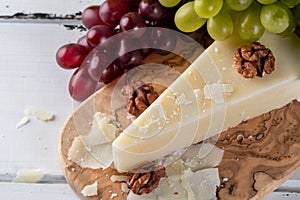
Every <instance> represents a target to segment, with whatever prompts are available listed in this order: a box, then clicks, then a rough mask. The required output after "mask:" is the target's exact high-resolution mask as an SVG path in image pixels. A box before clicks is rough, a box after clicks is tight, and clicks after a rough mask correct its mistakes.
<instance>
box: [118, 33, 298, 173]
mask: <svg viewBox="0 0 300 200" xmlns="http://www.w3.org/2000/svg"><path fill="white" fill-rule="evenodd" d="M259 42H260V43H262V44H263V45H265V46H266V47H268V48H269V49H271V50H272V52H273V54H274V56H275V58H276V66H275V71H274V72H273V73H272V74H270V75H265V76H264V77H262V78H259V77H257V78H254V79H245V78H244V77H243V76H242V75H240V74H239V73H238V72H237V71H236V69H235V68H234V67H233V54H234V51H235V50H236V49H237V48H239V47H241V46H244V45H245V43H244V42H242V41H238V40H237V39H236V38H235V37H232V38H230V39H228V40H226V41H223V42H219V41H218V42H214V43H213V44H212V45H211V46H210V47H209V48H208V49H207V50H206V51H205V52H204V53H202V54H201V55H200V56H199V57H198V58H197V59H196V60H195V61H194V63H192V64H191V66H190V67H189V68H188V69H187V70H186V71H185V72H184V73H183V74H182V75H181V76H180V77H179V78H178V79H176V80H175V81H174V82H173V83H172V84H171V85H170V86H169V87H168V88H167V89H166V90H165V92H164V93H163V94H161V95H160V97H159V98H158V99H157V100H156V101H155V102H154V103H153V104H152V105H151V106H150V107H149V108H148V109H147V110H146V111H145V112H144V113H142V114H141V115H140V116H139V117H138V118H137V119H136V120H135V121H134V122H133V123H132V124H131V125H130V126H128V127H127V128H126V129H125V130H124V131H123V132H122V133H121V134H120V136H119V137H118V138H116V140H115V141H114V142H113V161H114V167H115V168H116V169H117V170H119V171H131V170H133V169H137V168H139V167H141V166H143V165H145V164H147V163H150V162H152V161H155V160H159V159H161V158H163V157H165V156H167V155H169V154H172V153H174V152H176V151H177V150H180V149H182V148H185V147H188V146H190V145H191V144H194V143H197V142H200V141H202V140H204V139H207V138H209V137H212V136H214V135H217V134H219V133H221V132H222V131H225V130H227V129H228V128H229V127H234V126H236V125H238V124H239V123H241V122H242V121H244V120H247V119H250V118H253V117H256V116H258V115H261V114H263V113H266V112H269V111H271V110H273V109H275V108H280V107H282V106H284V105H286V104H288V103H289V102H291V101H292V100H294V99H298V100H299V97H300V79H299V75H300V64H299V63H300V62H299V61H298V57H299V56H300V40H299V39H298V38H296V37H294V36H291V37H289V38H281V37H280V36H277V35H274V34H270V33H268V32H266V33H265V34H264V36H263V37H262V38H261V39H260V41H259Z"/></svg>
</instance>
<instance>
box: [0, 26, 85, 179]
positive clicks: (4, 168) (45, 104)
mask: <svg viewBox="0 0 300 200" xmlns="http://www.w3.org/2000/svg"><path fill="white" fill-rule="evenodd" d="M82 34H83V32H79V31H69V30H67V29H66V28H65V27H63V26H62V25H59V24H18V23H17V24H6V23H0V44H1V48H0V55H1V56H0V66H1V67H0V91H1V94H0V125H1V130H0V152H5V153H1V154H0V173H10V172H14V173H15V172H16V171H17V170H18V169H20V168H41V169H42V171H43V172H44V173H53V174H61V170H60V167H59V164H58V159H57V157H58V155H57V140H58V135H59V132H60V128H61V127H62V125H63V123H64V121H65V118H66V117H67V116H68V114H69V113H70V112H71V111H72V110H73V106H76V104H74V102H73V101H72V100H71V98H70V97H69V94H68V90H67V85H68V80H69V77H70V76H71V74H72V71H67V70H63V69H61V68H59V67H58V66H57V64H56V62H55V52H56V50H57V49H58V48H59V46H61V45H63V44H65V43H68V42H70V41H76V40H77V38H79V36H80V35H82ZM58 100H59V101H58ZM73 104H74V105H73ZM26 106H35V107H37V108H42V109H45V110H48V111H51V112H53V113H54V114H55V116H56V118H55V120H54V121H50V122H47V123H45V122H42V121H39V120H36V119H34V118H31V120H30V122H29V123H28V124H27V125H25V126H24V127H22V128H20V129H16V128H15V127H16V124H17V122H18V121H19V120H20V119H21V118H22V117H23V116H24V109H25V107H26Z"/></svg>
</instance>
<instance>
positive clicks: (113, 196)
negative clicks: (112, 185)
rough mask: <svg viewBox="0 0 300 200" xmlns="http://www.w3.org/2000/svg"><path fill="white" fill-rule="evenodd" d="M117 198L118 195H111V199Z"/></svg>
mask: <svg viewBox="0 0 300 200" xmlns="http://www.w3.org/2000/svg"><path fill="white" fill-rule="evenodd" d="M117 196H118V194H116V193H112V194H111V195H110V198H111V199H113V198H115V197H117Z"/></svg>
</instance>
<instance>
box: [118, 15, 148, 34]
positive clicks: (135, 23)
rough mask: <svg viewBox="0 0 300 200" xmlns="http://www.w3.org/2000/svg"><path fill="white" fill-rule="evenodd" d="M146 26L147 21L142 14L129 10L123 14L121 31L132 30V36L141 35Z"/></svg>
mask: <svg viewBox="0 0 300 200" xmlns="http://www.w3.org/2000/svg"><path fill="white" fill-rule="evenodd" d="M145 27H146V21H145V19H144V18H143V17H142V15H141V14H139V13H137V12H129V13H126V14H125V15H123V17H122V18H121V19H120V29H121V31H128V30H133V31H130V35H131V37H137V38H139V37H141V36H142V35H143V34H144V32H145V29H144V28H145Z"/></svg>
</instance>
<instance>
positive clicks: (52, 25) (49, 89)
mask: <svg viewBox="0 0 300 200" xmlns="http://www.w3.org/2000/svg"><path fill="white" fill-rule="evenodd" d="M100 2H101V1H99V0H63V1H61V0H51V1H49V0H1V3H0V16H12V15H14V14H15V13H18V12H23V13H27V14H28V13H49V14H56V16H65V15H67V14H75V13H78V12H79V11H82V10H83V9H84V8H85V7H87V6H88V5H92V4H99V3H100ZM64 24H75V25H76V24H77V25H80V21H79V20H65V19H63V20H59V19H54V20H49V19H43V20H41V19H22V20H20V19H4V18H3V17H2V18H0V126H1V129H0V196H1V197H0V199H5V200H6V199H7V200H17V199H23V200H29V199H30V200H35V199H41V198H43V199H51V200H52V199H53V200H60V199H62V200H69V199H70V200H71V199H78V197H77V196H76V195H75V193H73V191H72V190H71V188H70V187H69V185H68V184H67V183H66V181H65V179H64V177H63V175H62V171H61V169H60V165H59V161H58V152H57V146H58V137H59V132H60V129H61V127H62V125H63V123H64V121H65V119H66V117H67V116H68V115H69V113H70V112H72V110H73V109H74V108H75V107H76V106H77V104H76V103H75V102H73V101H72V99H71V98H70V97H69V94H68V91H67V85H68V80H69V78H70V76H71V74H72V71H66V70H63V69H60V68H59V67H58V66H57V64H56V62H55V52H56V50H57V49H58V48H59V47H60V46H61V45H63V44H65V43H68V42H72V41H73V42H75V41H76V40H77V39H78V38H79V37H80V36H81V35H83V34H84V32H82V31H80V30H79V29H75V30H67V28H66V27H64V26H63V25H64ZM28 106H34V107H37V108H41V109H44V110H47V111H50V112H53V113H54V114H55V120H54V121H50V122H47V123H46V122H43V121H40V120H37V119H34V118H32V117H30V122H29V123H28V124H27V125H25V126H23V127H21V128H19V129H16V124H17V122H18V121H19V120H20V119H21V118H22V117H24V116H26V115H25V114H24V110H25V108H26V107H28ZM22 169H40V170H42V172H43V174H44V178H43V179H42V182H41V183H32V184H29V183H26V184H25V183H14V182H11V180H12V179H13V178H14V177H15V176H16V173H17V172H18V170H22ZM266 199H267V200H270V199H275V200H276V199H291V200H295V199H300V172H298V173H296V174H295V175H294V176H293V177H292V178H291V179H290V180H288V181H287V182H286V183H284V184H283V185H282V186H281V187H280V188H278V189H277V190H276V191H275V192H273V193H272V194H270V195H269V196H268V197H266Z"/></svg>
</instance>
